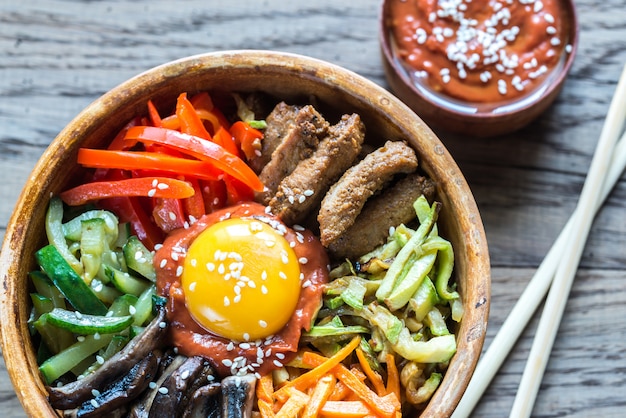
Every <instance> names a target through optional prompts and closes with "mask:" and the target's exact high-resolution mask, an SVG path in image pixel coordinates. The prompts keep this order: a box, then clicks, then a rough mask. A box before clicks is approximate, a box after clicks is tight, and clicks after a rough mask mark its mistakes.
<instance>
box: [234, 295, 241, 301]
mask: <svg viewBox="0 0 626 418" xmlns="http://www.w3.org/2000/svg"><path fill="white" fill-rule="evenodd" d="M233 302H234V303H239V302H241V295H237V296H235V297H234V298H233Z"/></svg>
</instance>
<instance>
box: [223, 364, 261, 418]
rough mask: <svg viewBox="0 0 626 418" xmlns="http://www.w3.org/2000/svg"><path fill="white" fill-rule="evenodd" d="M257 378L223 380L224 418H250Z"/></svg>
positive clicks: (241, 377) (252, 376) (248, 376)
mask: <svg viewBox="0 0 626 418" xmlns="http://www.w3.org/2000/svg"><path fill="white" fill-rule="evenodd" d="M255 387H256V377H254V375H251V374H247V375H244V376H228V377H225V378H224V379H223V380H222V417H224V418H249V417H250V416H251V415H252V407H253V402H254V389H255Z"/></svg>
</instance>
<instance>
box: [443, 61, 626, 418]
mask: <svg viewBox="0 0 626 418" xmlns="http://www.w3.org/2000/svg"><path fill="white" fill-rule="evenodd" d="M625 78H626V67H625V68H624V71H623V72H622V76H621V78H620V82H619V83H618V88H617V93H616V94H615V96H614V99H613V101H612V104H611V108H610V109H611V110H613V111H612V112H611V111H609V114H608V115H607V121H606V122H605V126H607V122H609V118H610V119H611V120H613V121H617V122H612V123H613V127H614V129H611V130H610V131H608V132H607V134H604V132H605V129H604V128H603V134H602V135H609V134H610V135H614V137H613V138H617V136H618V135H619V131H620V130H621V127H622V125H623V124H624V119H625V117H626V106H623V105H622V106H621V107H620V108H619V109H618V108H617V106H619V103H617V97H618V96H621V97H622V98H625V97H626V94H625V93H626V92H624V91H623V90H624V80H625ZM614 103H615V104H614ZM619 121H621V123H620V122H619ZM625 167H626V134H624V135H623V136H622V138H621V139H620V141H619V143H618V144H617V146H616V147H615V152H614V153H613V155H612V160H611V163H610V168H609V170H608V175H607V178H606V179H605V181H604V183H603V184H602V188H601V190H600V193H599V196H598V199H597V200H595V201H593V203H594V204H593V212H596V211H597V210H598V209H599V208H600V207H601V205H602V203H603V201H604V200H605V199H606V197H607V196H608V194H609V193H610V191H611V190H612V189H613V187H614V185H615V183H617V180H618V179H619V178H620V176H621V174H622V172H623V171H624V168H625ZM579 212H580V209H579V208H577V209H576V210H575V211H574V213H573V214H572V216H571V217H570V219H569V221H568V222H567V224H566V225H565V227H564V228H563V230H562V231H561V234H560V235H559V237H558V238H557V240H556V241H555V243H554V244H553V246H552V248H551V249H550V251H549V252H548V254H547V255H546V257H545V258H544V260H543V262H542V263H541V265H540V266H539V268H538V269H537V271H536V272H535V275H534V276H533V278H532V279H531V281H530V282H529V283H528V285H527V287H526V289H525V290H524V292H523V293H522V295H521V296H520V298H519V299H518V301H517V303H516V304H515V306H514V307H513V309H512V310H511V312H510V314H509V315H508V317H507V318H506V320H505V321H504V323H503V324H502V326H501V328H500V330H499V331H498V333H497V334H496V335H495V337H494V339H493V340H492V342H491V344H490V345H489V348H488V349H487V350H486V351H485V353H484V354H483V355H482V357H481V359H480V361H479V363H478V366H477V367H476V370H475V371H474V374H473V376H472V379H471V380H470V383H469V386H468V387H467V389H466V391H465V394H464V395H463V397H462V399H461V401H460V403H459V404H458V405H457V407H456V409H455V411H454V413H453V414H452V418H465V417H468V416H469V415H470V414H471V412H472V410H473V409H474V407H475V406H476V404H477V403H478V401H479V400H480V398H481V396H482V394H483V393H484V391H485V390H486V388H487V387H488V386H489V383H490V382H491V380H492V379H493V377H494V376H495V374H496V373H497V371H498V369H499V368H500V366H501V365H502V363H503V362H504V360H505V358H506V356H507V355H508V353H509V352H510V351H511V349H512V347H513V345H514V344H515V342H516V341H517V340H518V338H519V336H520V335H521V333H522V332H523V330H524V328H525V327H526V325H527V324H528V321H530V318H531V317H532V315H533V314H534V312H535V311H536V310H537V308H538V307H539V305H540V303H541V302H542V300H543V298H544V297H545V295H546V293H547V291H548V289H549V287H550V284H551V282H552V280H553V278H554V275H555V272H556V270H557V266H558V264H559V262H560V260H562V258H563V254H564V252H565V250H566V246H567V241H568V239H569V236H570V234H571V233H572V231H573V229H574V228H575V225H576V224H575V222H576V219H577V218H578V217H579V216H580V215H579ZM544 368H545V366H544ZM542 373H543V372H542ZM539 377H541V376H539ZM535 396H536V392H535ZM532 403H534V398H533V401H532ZM530 407H531V410H532V404H531V406H530Z"/></svg>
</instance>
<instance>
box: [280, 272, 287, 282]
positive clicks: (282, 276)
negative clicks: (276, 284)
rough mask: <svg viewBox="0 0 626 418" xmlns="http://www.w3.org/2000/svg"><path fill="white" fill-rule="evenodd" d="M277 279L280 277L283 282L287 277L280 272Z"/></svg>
mask: <svg viewBox="0 0 626 418" xmlns="http://www.w3.org/2000/svg"><path fill="white" fill-rule="evenodd" d="M278 277H280V278H281V279H283V280H287V275H286V274H285V273H283V272H282V271H281V272H279V273H278Z"/></svg>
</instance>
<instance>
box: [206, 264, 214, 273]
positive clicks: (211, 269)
mask: <svg viewBox="0 0 626 418" xmlns="http://www.w3.org/2000/svg"><path fill="white" fill-rule="evenodd" d="M206 269H207V270H209V271H215V264H213V263H211V262H209V263H206Z"/></svg>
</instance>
